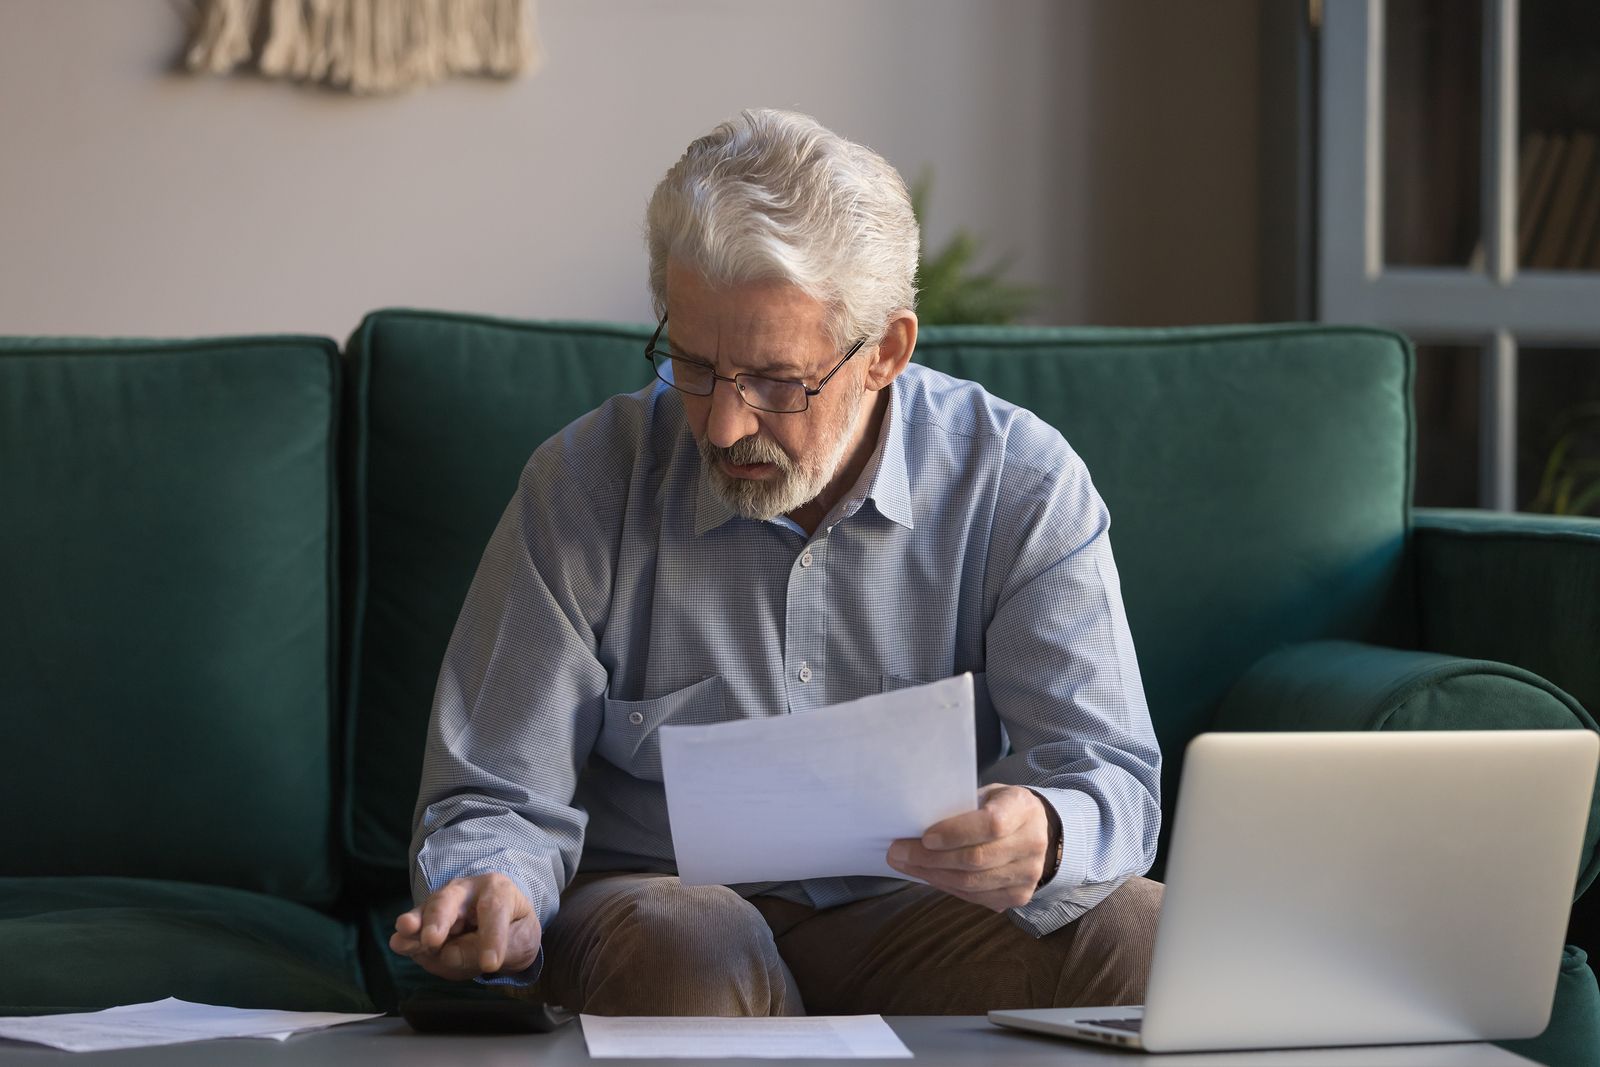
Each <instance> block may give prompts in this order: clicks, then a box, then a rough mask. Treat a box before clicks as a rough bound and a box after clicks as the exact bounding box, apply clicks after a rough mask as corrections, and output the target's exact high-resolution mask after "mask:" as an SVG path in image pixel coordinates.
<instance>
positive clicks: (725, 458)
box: [700, 436, 793, 470]
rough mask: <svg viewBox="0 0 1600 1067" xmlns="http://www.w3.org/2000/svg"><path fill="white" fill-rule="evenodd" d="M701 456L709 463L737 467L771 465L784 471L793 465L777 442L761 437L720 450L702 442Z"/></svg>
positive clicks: (748, 438) (738, 441)
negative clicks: (729, 464) (753, 464)
mask: <svg viewBox="0 0 1600 1067" xmlns="http://www.w3.org/2000/svg"><path fill="white" fill-rule="evenodd" d="M700 455H701V457H702V458H704V459H705V460H706V462H707V463H715V462H717V461H719V460H720V461H722V462H724V463H731V464H734V465H736V466H746V465H748V464H751V463H771V464H772V465H774V466H776V467H779V468H781V469H783V470H788V469H789V468H790V467H791V466H793V464H792V463H791V462H790V461H789V457H788V456H787V455H786V454H784V451H783V449H781V448H779V447H778V443H777V442H776V441H768V440H766V439H764V438H761V437H754V436H751V437H742V438H740V439H739V440H737V441H735V442H734V443H733V444H731V445H729V446H728V447H727V448H718V447H717V446H716V445H714V444H712V443H711V442H710V441H705V440H702V441H701V442H700Z"/></svg>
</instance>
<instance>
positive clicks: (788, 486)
mask: <svg viewBox="0 0 1600 1067" xmlns="http://www.w3.org/2000/svg"><path fill="white" fill-rule="evenodd" d="M865 392H866V390H865V389H862V388H860V387H859V386H858V393H857V395H856V398H855V403H853V404H851V405H850V406H849V409H848V410H847V412H846V413H845V417H844V420H843V425H842V426H840V427H838V428H837V432H836V433H835V434H834V435H833V436H834V438H835V439H836V440H835V443H834V445H833V446H832V447H831V448H830V449H829V451H828V453H827V454H826V455H824V456H821V457H818V459H817V460H816V461H815V462H814V463H803V462H796V461H795V460H793V459H790V458H789V456H788V455H787V454H786V453H785V452H784V451H783V449H781V448H779V447H778V443H777V442H776V441H770V440H767V439H765V438H762V437H746V438H743V439H742V440H739V441H735V442H734V443H733V444H732V445H730V446H729V447H727V448H718V447H717V446H716V445H713V444H712V443H711V442H710V441H708V440H705V439H703V438H702V439H701V440H700V442H699V444H700V459H701V461H702V464H703V466H704V468H705V474H706V481H707V482H708V483H709V484H710V486H711V491H712V492H714V493H716V495H717V499H719V500H721V501H722V502H723V503H724V504H726V505H727V506H728V508H729V509H730V510H731V511H732V512H733V513H734V514H735V515H739V516H742V517H744V518H746V519H755V520H757V521H758V522H765V521H766V520H768V519H775V518H777V517H778V516H779V515H787V514H789V513H790V512H792V511H794V510H796V509H797V508H802V507H804V506H805V505H807V504H809V503H811V502H812V501H813V500H815V499H817V497H818V496H820V495H821V494H822V491H823V490H824V489H826V488H827V487H828V482H829V481H830V480H832V478H833V476H834V475H835V474H836V473H837V472H838V470H839V464H840V462H841V461H842V460H843V459H844V451H845V448H846V447H847V446H848V445H849V444H850V433H849V428H850V426H851V425H852V424H853V423H854V422H855V418H856V416H857V415H858V414H859V413H860V410H861V397H862V395H864V394H865ZM723 462H726V463H732V464H735V465H742V464H747V463H770V464H772V465H773V466H775V467H777V468H778V477H776V478H772V479H758V478H734V477H732V476H731V475H729V474H728V473H727V472H726V471H724V470H723V469H722V467H721V463H723Z"/></svg>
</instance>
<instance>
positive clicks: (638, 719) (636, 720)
mask: <svg viewBox="0 0 1600 1067" xmlns="http://www.w3.org/2000/svg"><path fill="white" fill-rule="evenodd" d="M628 721H629V722H631V723H633V725H635V726H638V725H639V724H640V723H642V722H644V712H642V711H635V712H631V713H629V715H628Z"/></svg>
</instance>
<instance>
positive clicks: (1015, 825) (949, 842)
mask: <svg viewBox="0 0 1600 1067" xmlns="http://www.w3.org/2000/svg"><path fill="white" fill-rule="evenodd" d="M1017 793H1021V794H1022V796H1023V797H1030V798H1031V797H1032V794H1031V793H1029V792H1028V791H1027V790H1018V789H1016V788H1015V787H1014V786H1002V787H1001V788H1000V789H996V790H991V791H990V792H989V794H988V795H987V796H985V797H984V798H983V803H982V806H980V807H979V808H978V810H977V811H968V812H963V813H962V814H960V815H955V816H952V817H950V818H948V819H945V820H943V821H942V822H936V823H934V824H933V825H932V826H930V827H928V830H927V832H926V833H924V834H923V835H922V846H923V847H924V848H928V849H933V850H934V851H943V850H945V849H952V848H968V847H970V846H972V845H980V844H983V843H984V842H985V841H995V840H998V839H1000V838H1002V837H1008V836H1010V835H1011V834H1014V833H1016V832H1017V830H1018V829H1019V828H1020V827H1021V826H1022V824H1023V823H1024V822H1025V821H1026V819H1027V814H1028V809H1027V807H1026V806H1025V805H1024V804H1023V803H1022V802H1021V798H1020V797H1018V796H1017V795H1016V794H1017Z"/></svg>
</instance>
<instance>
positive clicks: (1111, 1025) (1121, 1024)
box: [1078, 1019, 1144, 1034]
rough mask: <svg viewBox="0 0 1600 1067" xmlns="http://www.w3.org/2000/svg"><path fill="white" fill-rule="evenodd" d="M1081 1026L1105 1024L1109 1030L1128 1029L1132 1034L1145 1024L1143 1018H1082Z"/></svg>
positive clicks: (1079, 1022) (1079, 1023)
mask: <svg viewBox="0 0 1600 1067" xmlns="http://www.w3.org/2000/svg"><path fill="white" fill-rule="evenodd" d="M1078 1025H1080V1026H1103V1027H1105V1028H1106V1029H1107V1030H1126V1031H1127V1032H1128V1033H1130V1034H1137V1033H1138V1032H1139V1028H1140V1027H1141V1026H1143V1025H1144V1020H1143V1019H1080V1020H1079V1021H1078Z"/></svg>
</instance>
